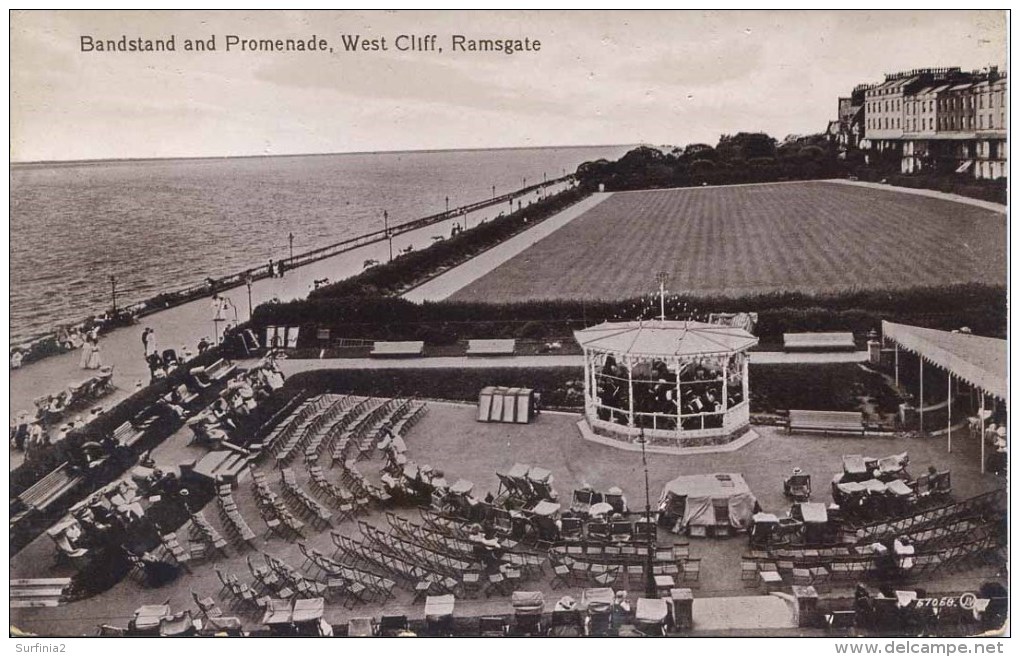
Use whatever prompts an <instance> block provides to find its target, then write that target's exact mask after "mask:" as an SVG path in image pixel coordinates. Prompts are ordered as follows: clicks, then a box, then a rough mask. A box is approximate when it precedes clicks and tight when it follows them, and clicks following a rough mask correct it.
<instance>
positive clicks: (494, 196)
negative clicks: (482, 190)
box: [492, 185, 496, 201]
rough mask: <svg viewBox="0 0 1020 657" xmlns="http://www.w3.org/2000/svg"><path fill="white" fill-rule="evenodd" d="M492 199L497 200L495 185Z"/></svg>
mask: <svg viewBox="0 0 1020 657" xmlns="http://www.w3.org/2000/svg"><path fill="white" fill-rule="evenodd" d="M492 200H493V201H495V200H496V186H495V185H493V186H492Z"/></svg>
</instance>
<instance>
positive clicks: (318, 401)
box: [265, 395, 324, 454]
mask: <svg viewBox="0 0 1020 657" xmlns="http://www.w3.org/2000/svg"><path fill="white" fill-rule="evenodd" d="M323 403H324V400H323V396H322V395H317V396H315V397H310V398H308V399H306V400H305V401H303V402H301V404H300V405H299V406H298V407H297V408H295V409H294V411H293V412H292V413H291V414H290V416H288V417H287V418H286V419H285V420H284V421H283V422H281V423H280V424H279V425H277V427H276V428H274V429H273V430H272V431H271V432H270V433H269V435H268V436H266V439H265V445H266V451H268V452H270V453H272V454H275V453H276V452H277V451H278V450H279V449H280V447H281V445H282V444H284V443H286V442H287V441H288V440H290V438H291V437H292V436H293V435H294V434H295V433H296V432H297V430H298V427H300V426H302V425H303V424H304V423H305V422H306V420H307V419H308V418H309V417H310V416H311V415H312V414H313V413H315V412H316V411H317V410H318V409H319V408H320V407H321V405H322V404H323Z"/></svg>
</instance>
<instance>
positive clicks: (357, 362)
mask: <svg viewBox="0 0 1020 657" xmlns="http://www.w3.org/2000/svg"><path fill="white" fill-rule="evenodd" d="M750 357H751V363H753V364H755V365H783V364H794V363H863V362H866V361H867V360H868V352H866V351H851V352H847V351H841V352H833V353H785V352H782V351H752V352H751V353H750ZM278 363H279V366H280V370H281V371H282V372H283V373H284V375H286V376H290V375H291V374H297V373H298V372H307V371H311V370H389V369H443V368H458V369H469V368H480V367H584V357H583V356H577V355H569V356H496V357H492V358H485V357H479V356H471V357H468V356H432V357H429V356H424V357H421V358H400V359H378V358H324V359H321V360H316V359H298V358H295V359H286V360H280V361H278Z"/></svg>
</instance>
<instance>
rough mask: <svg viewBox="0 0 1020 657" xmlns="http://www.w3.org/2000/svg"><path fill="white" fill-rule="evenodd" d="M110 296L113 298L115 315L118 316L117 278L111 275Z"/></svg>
mask: <svg viewBox="0 0 1020 657" xmlns="http://www.w3.org/2000/svg"><path fill="white" fill-rule="evenodd" d="M110 296H111V297H113V314H114V316H116V315H117V277H116V276H114V275H113V274H110Z"/></svg>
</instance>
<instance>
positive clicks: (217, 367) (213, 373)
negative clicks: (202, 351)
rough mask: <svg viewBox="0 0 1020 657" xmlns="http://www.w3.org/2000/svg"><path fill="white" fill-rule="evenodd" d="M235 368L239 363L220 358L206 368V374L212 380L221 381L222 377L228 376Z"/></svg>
mask: <svg viewBox="0 0 1020 657" xmlns="http://www.w3.org/2000/svg"><path fill="white" fill-rule="evenodd" d="M235 369H237V365H234V364H233V363H231V362H229V361H226V360H224V359H222V358H220V359H219V360H217V361H216V362H215V363H213V364H212V365H210V366H209V367H207V368H205V375H206V376H207V377H208V378H209V380H210V381H219V380H220V379H225V378H226V377H228V376H229V375H230V374H231V373H232V372H233V371H234V370H235Z"/></svg>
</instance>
